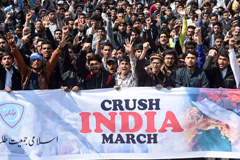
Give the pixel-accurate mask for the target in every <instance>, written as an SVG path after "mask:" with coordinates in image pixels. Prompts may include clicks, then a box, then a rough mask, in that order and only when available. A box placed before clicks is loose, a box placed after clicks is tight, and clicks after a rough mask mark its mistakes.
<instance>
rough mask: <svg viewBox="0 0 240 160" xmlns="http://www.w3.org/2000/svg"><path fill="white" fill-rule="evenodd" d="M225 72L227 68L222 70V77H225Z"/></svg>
mask: <svg viewBox="0 0 240 160" xmlns="http://www.w3.org/2000/svg"><path fill="white" fill-rule="evenodd" d="M226 74H227V68H225V69H224V70H222V77H223V79H224V78H225V76H226Z"/></svg>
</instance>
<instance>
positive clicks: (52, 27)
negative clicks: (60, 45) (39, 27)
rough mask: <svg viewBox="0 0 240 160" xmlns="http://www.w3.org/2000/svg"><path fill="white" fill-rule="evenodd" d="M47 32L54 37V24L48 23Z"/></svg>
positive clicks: (55, 27) (55, 26)
mask: <svg viewBox="0 0 240 160" xmlns="http://www.w3.org/2000/svg"><path fill="white" fill-rule="evenodd" d="M48 25H49V30H50V31H51V33H52V35H53V36H54V31H55V30H56V29H57V25H56V23H52V24H51V23H49V24H48Z"/></svg>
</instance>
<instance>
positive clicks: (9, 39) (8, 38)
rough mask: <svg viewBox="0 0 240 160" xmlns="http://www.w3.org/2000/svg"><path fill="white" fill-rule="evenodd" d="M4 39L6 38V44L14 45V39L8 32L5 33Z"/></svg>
mask: <svg viewBox="0 0 240 160" xmlns="http://www.w3.org/2000/svg"><path fill="white" fill-rule="evenodd" d="M6 38H7V41H8V44H10V45H14V38H13V34H12V33H10V32H8V33H6Z"/></svg>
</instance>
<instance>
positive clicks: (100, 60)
mask: <svg viewBox="0 0 240 160" xmlns="http://www.w3.org/2000/svg"><path fill="white" fill-rule="evenodd" d="M91 61H98V62H99V63H102V57H101V56H100V55H98V54H94V55H93V56H92V57H91V58H90V59H89V63H90V62H91Z"/></svg>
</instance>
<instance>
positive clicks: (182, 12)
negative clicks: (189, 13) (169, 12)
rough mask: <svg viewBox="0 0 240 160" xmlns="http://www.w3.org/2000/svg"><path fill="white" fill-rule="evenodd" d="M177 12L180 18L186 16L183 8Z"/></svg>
mask: <svg viewBox="0 0 240 160" xmlns="http://www.w3.org/2000/svg"><path fill="white" fill-rule="evenodd" d="M178 13H179V15H180V16H181V17H182V18H185V17H186V12H185V10H182V11H179V12H178Z"/></svg>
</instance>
